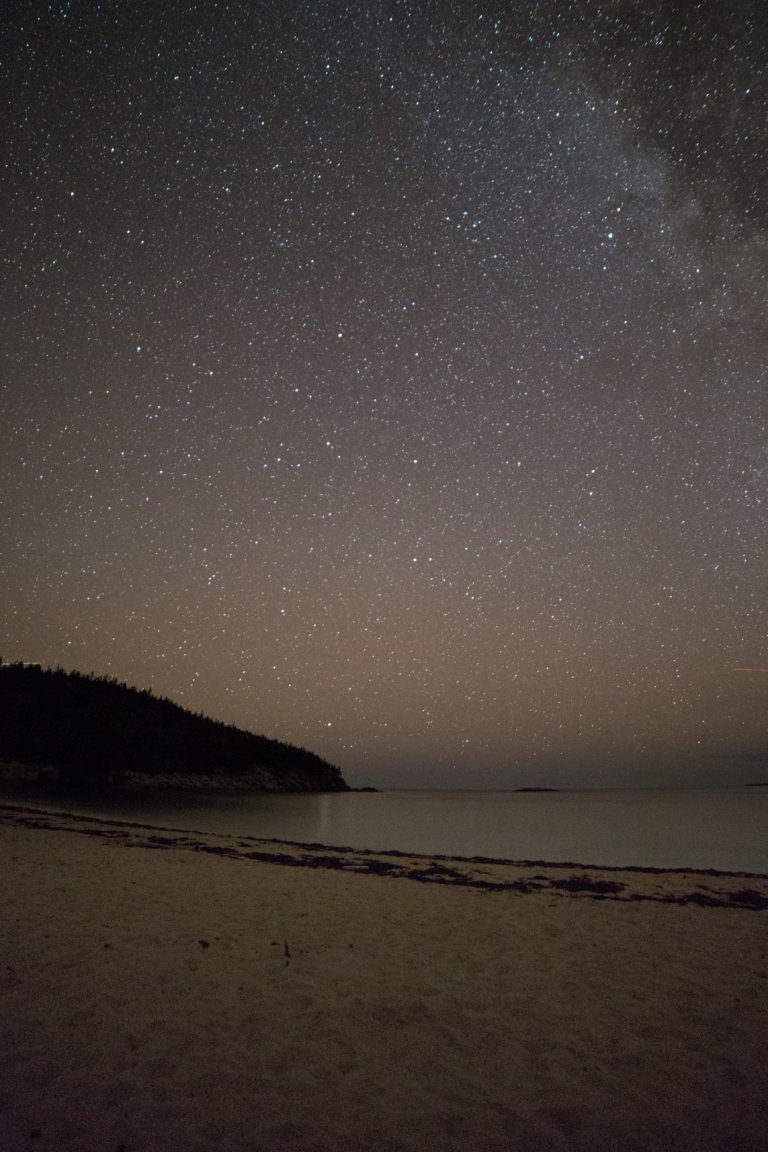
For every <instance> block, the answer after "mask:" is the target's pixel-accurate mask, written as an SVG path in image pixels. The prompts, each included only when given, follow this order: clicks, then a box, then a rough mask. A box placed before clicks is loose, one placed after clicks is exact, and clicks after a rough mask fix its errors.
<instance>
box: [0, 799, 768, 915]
mask: <svg viewBox="0 0 768 1152" xmlns="http://www.w3.org/2000/svg"><path fill="white" fill-rule="evenodd" d="M3 822H10V823H12V824H16V825H18V826H23V827H27V828H38V829H41V830H48V831H66V832H75V833H78V834H81V835H86V836H96V837H105V838H114V839H118V840H119V839H120V838H121V837H126V838H127V837H128V836H130V837H131V839H130V843H131V846H132V847H146V848H154V849H157V848H163V849H171V850H172V849H179V850H182V849H183V850H187V851H189V850H191V851H195V852H203V853H209V854H214V855H221V856H227V857H229V858H232V859H241V860H259V861H261V862H262V863H268V864H269V863H274V864H279V865H283V866H286V867H303V868H320V869H329V870H334V871H348V872H357V873H366V872H368V873H371V874H375V875H378V876H388V877H390V878H394V879H409V880H417V881H419V882H420V883H431V884H441V885H446V884H450V885H458V886H462V887H470V888H482V889H484V890H486V891H499V892H501V891H518V892H521V893H523V894H529V893H531V892H542V891H549V890H554V891H557V892H559V893H570V894H573V895H575V894H578V895H580V896H589V897H591V898H592V899H613V900H632V901H637V900H656V901H658V902H662V903H687V902H689V901H691V902H693V903H698V904H700V905H701V906H702V907H705V906H711V907H727V906H729V905H735V906H737V907H742V908H752V909H755V910H757V911H763V910H767V909H768V874H765V873H761V872H744V871H735V870H734V871H724V870H722V869H716V868H656V867H652V866H648V867H642V866H640V865H631V864H630V865H616V864H585V863H581V862H578V861H561V860H507V859H501V858H497V857H490V856H451V855H446V854H441V853H429V854H426V853H419V852H404V851H402V850H400V849H395V848H393V849H372V848H353V847H349V846H346V845H341V844H320V843H309V842H304V841H298V840H283V839H277V838H272V837H270V838H263V837H256V836H248V835H242V834H239V833H225V832H204V831H200V830H198V829H194V828H177V827H174V826H172V825H170V826H167V825H160V824H143V823H141V822H140V821H133V820H121V819H115V818H107V817H102V816H89V815H85V814H79V813H74V812H67V811H59V810H56V811H51V810H48V809H43V808H32V807H29V806H27V805H20V804H19V805H17V804H9V803H7V802H6V800H5V799H0V824H2V823H3ZM159 833H164V834H166V835H158V834H159ZM285 849H292V850H293V852H286V851H285ZM574 869H578V870H579V871H580V872H581V873H584V874H585V875H584V876H583V877H582V878H581V882H580V883H579V882H578V881H579V877H570V878H569V879H567V880H562V879H560V878H559V877H555V878H554V879H553V878H551V877H548V876H546V875H536V876H529V875H528V873H530V872H532V870H537V871H538V872H539V873H541V871H542V870H549V871H552V872H555V873H558V872H562V871H565V870H570V871H573V870H574ZM494 870H495V871H494ZM590 873H595V874H597V876H598V877H599V875H600V874H601V873H619V874H621V875H626V876H627V877H628V878H629V879H628V880H627V881H624V882H622V881H620V880H617V879H615V878H614V879H611V880H600V879H599V878H596V879H591V878H590V876H589V874H590ZM643 877H646V878H647V879H648V880H649V881H650V880H651V878H657V877H666V878H668V879H670V880H677V882H678V883H677V884H673V886H672V887H671V888H669V890H665V889H663V888H661V887H659V886H658V885H657V886H656V890H655V892H654V891H652V885H650V886H649V884H648V883H646V884H645V885H643V884H642V881H641V878H643ZM699 877H711V878H713V879H718V880H721V881H723V882H724V883H722V884H721V886H720V889H719V890H718V889H714V888H712V887H711V886H705V885H701V884H697V883H696V880H697V878H699ZM632 878H634V880H635V883H634V884H633V883H632ZM689 878H690V879H689ZM741 880H756V881H758V882H760V883H759V884H758V888H757V889H750V890H748V891H749V898H746V899H744V898H742V899H739V898H738V897H739V895H740V893H742V892H743V891H744V890H743V889H739V888H737V887H736V885H737V883H738V882H739V881H741ZM728 881H730V883H727V882H728ZM691 885H693V890H691V891H688V892H686V891H685V889H686V887H689V886H691ZM696 889H700V890H701V891H700V892H697V891H696ZM707 891H708V892H709V893H710V895H706V894H703V893H706V892H707Z"/></svg>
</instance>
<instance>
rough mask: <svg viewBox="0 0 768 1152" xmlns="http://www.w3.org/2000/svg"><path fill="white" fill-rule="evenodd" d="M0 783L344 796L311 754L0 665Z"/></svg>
mask: <svg viewBox="0 0 768 1152" xmlns="http://www.w3.org/2000/svg"><path fill="white" fill-rule="evenodd" d="M0 761H4V762H5V763H4V764H2V765H0V778H3V777H4V778H5V779H13V778H14V777H15V778H22V779H23V778H26V779H28V780H30V779H32V780H37V781H39V782H41V783H51V784H64V785H77V786H81V787H87V788H94V789H96V788H103V787H110V788H136V787H149V788H158V787H174V788H176V787H181V788H195V789H200V788H210V789H216V790H225V791H243V792H346V791H348V785H347V784H346V782H345V780H344V778H343V776H342V774H341V771H340V769H338V768H336V767H334V765H332V764H329V763H328V762H327V761H325V760H322V759H321V758H320V757H319V756H316V755H315V754H314V753H313V752H308V751H307V750H306V749H304V748H296V747H294V746H293V745H290V744H283V743H282V742H281V741H279V740H270V739H268V738H267V737H266V736H257V735H256V734H255V733H253V732H246V731H243V729H241V728H236V727H235V726H234V725H232V724H224V723H221V722H220V721H217V720H210V719H209V718H208V717H206V716H203V715H202V714H201V713H193V712H189V711H188V710H187V709H186V708H182V707H181V706H180V705H178V704H175V703H174V702H173V701H172V700H168V699H165V698H164V697H160V696H155V695H153V693H152V690H151V688H150V689H141V690H140V689H137V688H131V687H129V686H128V685H126V684H122V683H119V682H118V681H117V680H114V679H112V678H111V677H99V676H94V675H89V674H83V673H80V672H65V671H64V670H63V669H61V668H56V669H51V668H45V669H44V668H41V667H40V665H38V664H3V663H2V662H0Z"/></svg>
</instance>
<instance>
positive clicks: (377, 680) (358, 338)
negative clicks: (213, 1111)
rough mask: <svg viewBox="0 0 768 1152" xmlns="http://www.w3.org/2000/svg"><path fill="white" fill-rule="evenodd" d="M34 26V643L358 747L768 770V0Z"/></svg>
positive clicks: (26, 269) (430, 776)
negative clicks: (761, 761)
mask: <svg viewBox="0 0 768 1152" xmlns="http://www.w3.org/2000/svg"><path fill="white" fill-rule="evenodd" d="M3 20H4V24H5V27H4V35H3V41H4V42H5V45H6V47H5V61H4V68H3V77H4V79H3V87H4V93H5V100H6V106H7V107H9V108H10V116H9V117H8V118H7V119H8V121H9V124H8V127H7V130H6V141H7V143H6V148H5V157H4V166H3V169H2V183H1V185H0V187H1V189H2V197H3V216H4V220H5V225H6V226H5V229H4V233H5V243H4V249H3V262H4V271H5V276H4V283H5V293H4V296H5V300H4V314H5V316H6V324H5V333H4V339H3V342H2V354H3V374H2V382H1V383H0V388H1V389H2V391H1V392H0V396H1V397H2V420H1V421H0V476H2V493H3V501H2V509H1V510H0V532H1V538H2V548H1V549H0V614H1V617H2V622H1V624H0V643H1V644H2V647H0V652H2V655H3V657H4V658H5V659H23V660H36V661H41V662H42V663H43V664H51V665H56V664H61V665H62V666H64V667H66V668H78V669H79V670H81V671H91V670H93V671H96V672H98V673H107V674H110V675H114V676H116V677H118V679H121V680H125V681H127V682H128V683H131V684H135V685H137V686H139V687H145V686H149V685H151V686H152V687H153V689H154V691H155V692H157V693H158V694H161V695H166V696H169V697H171V698H172V699H174V700H176V701H178V702H179V703H182V704H184V705H185V706H186V707H189V708H191V709H193V710H202V711H204V712H205V713H206V714H208V715H212V716H214V717H216V718H217V719H224V720H227V721H233V722H234V723H237V724H238V725H240V726H243V727H247V728H251V729H253V730H255V731H258V732H262V733H264V734H265V735H268V736H273V737H276V738H278V739H281V740H286V741H290V742H292V743H297V744H300V745H304V746H306V747H309V748H311V749H312V751H314V752H317V753H319V754H320V755H322V756H324V757H326V758H327V759H329V760H331V761H332V762H334V763H336V764H338V765H339V766H340V767H341V768H342V771H343V772H344V774H345V776H346V778H347V780H348V781H349V782H350V783H351V784H353V785H354V784H366V783H375V784H377V785H380V786H384V787H386V786H413V787H418V786H422V785H423V786H430V787H441V786H445V787H452V786H463V787H516V786H518V785H521V784H532V783H533V784H542V785H544V784H546V785H553V784H554V785H557V786H561V787H568V786H579V785H588V786H596V785H607V786H611V785H615V786H621V785H625V784H643V783H652V784H655V783H681V784H695V783H699V782H700V783H717V782H721V781H722V782H726V783H728V782H731V781H737V782H738V781H741V780H742V779H743V778H750V773H749V772H748V771H747V772H745V768H744V763H745V761H744V760H743V758H744V757H747V756H755V755H756V754H757V753H759V752H763V751H764V750H765V749H766V747H768V733H767V732H766V709H765V701H766V695H765V694H766V687H767V685H768V675H765V674H764V671H762V670H765V669H766V668H768V651H767V650H766V634H765V588H766V565H765V557H766V554H767V553H768V531H766V528H767V526H768V519H767V517H766V506H765V479H766V471H765V467H766V460H765V448H766V412H767V407H768V404H767V400H766V397H767V396H768V390H767V389H766V377H765V365H766V352H767V351H768V329H767V328H766V322H765V317H766V315H767V314H768V292H767V287H768V281H767V279H766V263H767V259H768V213H767V211H766V197H765V193H764V185H765V179H764V174H765V170H766V156H767V148H766V142H767V139H768V137H767V135H766V132H767V129H768V120H767V117H766V112H767V110H768V86H767V83H766V65H767V62H768V13H766V12H765V11H764V6H763V5H762V4H761V3H759V2H757V0H755V2H750V0H745V2H744V3H740V4H738V5H734V6H732V7H730V8H729V6H728V5H722V4H717V3H715V2H714V0H702V2H701V3H699V4H696V5H691V4H676V3H666V2H665V3H662V2H651V3H648V4H643V5H636V4H634V3H629V2H627V3H623V2H618V3H612V4H605V3H603V4H600V3H597V2H594V3H569V4H558V3H554V0H553V2H551V3H540V4H538V5H529V4H504V5H501V4H498V5H497V4H475V3H448V2H447V0H441V2H434V3H426V4H419V5H416V4H409V3H406V2H403V3H399V2H397V0H390V2H385V0H381V2H379V3H375V4H370V5H347V4H342V3H336V2H334V0H329V2H328V3H323V4H310V3H299V2H286V3H281V4H261V3H256V4H253V3H237V2H235V3H229V4H224V3H213V2H201V3H197V4H191V5H170V6H166V10H165V11H163V10H160V9H159V7H158V6H156V5H153V4H149V3H128V4H118V3H102V4H98V5H97V4H92V3H85V2H82V3H79V2H76V0H72V2H70V3H63V4H61V3H53V4H50V5H44V4H41V5H14V4H11V5H10V6H9V8H8V9H7V10H6V13H5V16H4V17H3ZM745 669H753V670H754V671H745ZM752 775H754V772H753V773H752Z"/></svg>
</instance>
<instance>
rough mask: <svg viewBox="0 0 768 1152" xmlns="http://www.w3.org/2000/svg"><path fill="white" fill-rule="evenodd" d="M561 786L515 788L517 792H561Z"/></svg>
mask: <svg viewBox="0 0 768 1152" xmlns="http://www.w3.org/2000/svg"><path fill="white" fill-rule="evenodd" d="M559 791H560V789H559V788H515V792H559Z"/></svg>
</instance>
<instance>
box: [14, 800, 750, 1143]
mask: <svg viewBox="0 0 768 1152" xmlns="http://www.w3.org/2000/svg"><path fill="white" fill-rule="evenodd" d="M0 866H1V868H2V871H1V872H0V875H1V876H2V885H1V895H0V923H1V924H2V933H3V950H2V963H1V965H0V968H1V969H2V972H1V975H2V981H1V983H2V993H1V997H2V998H1V1000H0V1034H1V1038H0V1148H2V1149H4V1150H7V1152H16V1150H17V1149H35V1150H40V1152H43V1150H48V1149H51V1150H53V1149H55V1150H56V1152H62V1150H66V1149H77V1150H88V1152H91V1150H94V1152H95V1150H100V1152H101V1150H106V1152H118V1150H119V1149H123V1150H124V1152H160V1150H166V1149H167V1150H169V1152H170V1150H173V1152H191V1150H198V1149H199V1150H208V1149H211V1150H213V1149H215V1150H217V1152H230V1150H235V1149H237V1150H243V1152H245V1150H248V1152H262V1150H263V1152H280V1150H289V1149H290V1150H300V1152H344V1150H355V1152H357V1150H361V1149H372V1150H376V1152H405V1150H408V1152H411V1150H413V1152H442V1150H446V1152H447V1150H451V1152H453V1150H456V1152H458V1150H462V1152H474V1150H478V1152H480V1150H482V1152H497V1150H502V1149H503V1150H514V1149H520V1150H521V1152H522V1150H524V1152H529V1150H547V1152H548V1150H551V1149H559V1150H568V1152H571V1150H581V1149H590V1150H592V1149H595V1150H598V1149H599V1150H600V1152H610V1150H616V1152H631V1150H633V1149H643V1150H654V1152H662V1150H663V1152H677V1150H680V1149H691V1150H693V1149H695V1150H696V1152H707V1150H709V1149H712V1150H714V1149H717V1150H718V1152H735V1150H740V1152H746V1150H750V1152H758V1150H759V1152H765V1149H766V1148H768V1104H767V1103H766V1102H767V1101H768V1050H767V1042H766V1037H768V994H767V993H768V959H766V957H767V955H768V932H767V929H768V922H767V919H766V917H767V916H768V913H767V912H766V908H768V877H755V876H744V875H735V874H725V875H723V874H705V873H701V872H652V871H638V870H627V871H620V870H616V869H603V870H597V869H584V868H580V867H577V866H567V867H556V866H551V865H541V864H539V865H537V864H533V865H524V864H503V863H498V862H484V861H475V862H470V861H456V860H447V859H438V860H433V859H427V858H424V857H410V856H403V855H398V854H391V855H389V854H381V853H379V854H375V853H364V852H350V851H347V852H343V851H340V850H332V849H321V848H317V847H314V848H313V847H309V848H306V847H301V846H297V845H289V844H278V843H275V842H265V841H257V840H248V839H246V838H242V837H232V838H230V837H226V836H216V835H212V834H202V833H178V832H172V831H162V832H158V831H157V830H156V829H149V828H142V827H140V826H136V825H129V824H120V823H117V822H110V821H97V820H88V819H85V818H80V817H74V816H65V815H52V814H50V813H40V812H37V813H36V812H33V811H30V810H24V809H20V808H13V807H5V808H0Z"/></svg>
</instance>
